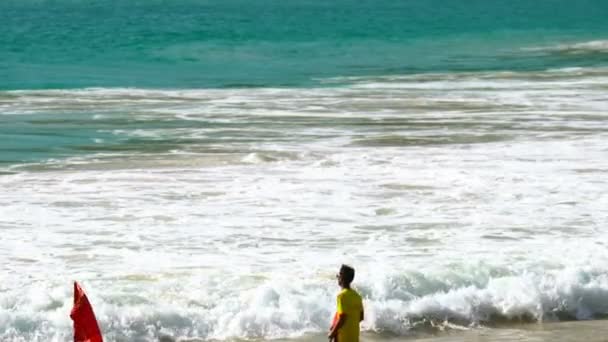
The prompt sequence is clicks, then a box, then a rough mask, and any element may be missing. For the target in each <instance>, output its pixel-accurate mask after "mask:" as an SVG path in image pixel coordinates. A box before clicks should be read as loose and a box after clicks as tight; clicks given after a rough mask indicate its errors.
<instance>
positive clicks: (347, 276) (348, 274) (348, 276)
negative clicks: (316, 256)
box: [340, 265, 355, 284]
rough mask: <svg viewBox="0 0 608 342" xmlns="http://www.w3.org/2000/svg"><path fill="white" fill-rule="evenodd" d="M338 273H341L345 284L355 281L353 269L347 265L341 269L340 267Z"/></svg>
mask: <svg viewBox="0 0 608 342" xmlns="http://www.w3.org/2000/svg"><path fill="white" fill-rule="evenodd" d="M340 273H342V276H343V277H344V281H345V282H346V283H347V284H350V283H352V281H353V280H354V279H355V269H354V268H352V267H350V266H348V265H342V267H340Z"/></svg>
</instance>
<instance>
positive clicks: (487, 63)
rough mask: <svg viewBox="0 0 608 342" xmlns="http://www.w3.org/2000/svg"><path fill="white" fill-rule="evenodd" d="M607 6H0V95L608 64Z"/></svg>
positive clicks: (260, 0)
mask: <svg viewBox="0 0 608 342" xmlns="http://www.w3.org/2000/svg"><path fill="white" fill-rule="evenodd" d="M606 17H608V3H607V2H606V1H603V0H580V1H575V2H573V1H565V0H538V1H526V0H509V1H507V0H490V1H488V0H471V1H462V0H390V1H387V0H381V1H370V0H363V1H354V0H336V1H320V0H286V1H279V0H256V1H244V0H226V1H210V0H200V1H197V0H170V1H169V0H167V1H160V0H151V1H134V0H130V1H113V0H95V1H78V0H54V1H50V0H49V1H34V0H25V1H14V0H9V1H2V3H1V4H0V32H1V34H0V89H5V90H6V89H48V88H82V87H140V88H148V87H156V88H158V87H160V88H209V87H250V86H255V87H267V86H314V85H318V84H319V82H320V80H322V79H324V78H328V77H336V76H349V75H387V74H411V73H422V72H456V71H477V70H520V71H521V70H539V69H546V68H560V67H573V66H596V65H605V64H607V63H608V62H607V60H608V58H606V51H603V52H601V53H599V52H596V53H591V54H571V53H564V52H563V51H562V52H557V53H556V52H546V51H545V52H539V51H534V50H532V51H530V50H527V48H531V47H539V46H550V45H555V44H567V43H573V42H581V41H592V40H597V39H600V40H601V39H606V38H607V37H608V21H607V20H606Z"/></svg>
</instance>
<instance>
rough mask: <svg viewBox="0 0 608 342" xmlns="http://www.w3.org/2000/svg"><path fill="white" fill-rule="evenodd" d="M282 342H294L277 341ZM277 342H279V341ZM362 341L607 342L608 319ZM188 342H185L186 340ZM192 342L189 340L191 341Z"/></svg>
mask: <svg viewBox="0 0 608 342" xmlns="http://www.w3.org/2000/svg"><path fill="white" fill-rule="evenodd" d="M297 340H298V341H303V342H304V341H305V342H326V341H327V338H326V337H325V336H321V335H316V336H308V337H304V338H302V339H297ZM278 341H280V342H288V341H294V340H293V339H292V340H278ZM278 341H277V342H278ZM361 341H362V342H399V341H403V342H458V341H467V342H469V341H470V342H490V341H492V342H512V341H529V342H578V341H580V342H583V341H584V342H608V320H592V321H573V322H551V323H538V324H523V325H517V326H511V327H508V328H475V329H468V330H449V331H444V332H440V333H437V334H433V335H429V336H425V337H421V336H412V337H407V336H400V337H387V336H383V335H378V334H369V333H363V334H362V336H361ZM183 342H185V341H183ZM188 342H190V341H188Z"/></svg>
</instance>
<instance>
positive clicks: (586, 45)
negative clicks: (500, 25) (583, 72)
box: [526, 40, 608, 54]
mask: <svg viewBox="0 0 608 342" xmlns="http://www.w3.org/2000/svg"><path fill="white" fill-rule="evenodd" d="M526 50H528V51H544V52H559V53H567V54H589V53H608V40H592V41H587V42H580V43H570V44H558V45H553V46H543V47H533V48H527V49H526Z"/></svg>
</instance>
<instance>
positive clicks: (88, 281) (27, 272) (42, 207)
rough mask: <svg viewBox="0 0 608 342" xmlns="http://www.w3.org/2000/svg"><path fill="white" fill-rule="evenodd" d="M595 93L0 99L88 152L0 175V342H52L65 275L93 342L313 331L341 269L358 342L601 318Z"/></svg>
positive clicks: (599, 107) (582, 81) (562, 89)
mask: <svg viewBox="0 0 608 342" xmlns="http://www.w3.org/2000/svg"><path fill="white" fill-rule="evenodd" d="M607 81H608V74H607V73H606V72H605V71H602V70H600V69H595V70H582V69H567V70H552V71H548V72H532V73H477V74H475V73H469V74H459V75H447V74H446V75H417V76H407V77H386V78H358V79H350V80H349V82H350V85H349V86H344V87H329V88H323V89H246V90H244V89H230V90H204V89H199V90H143V89H138V90H134V89H85V90H77V91H71V90H66V91H20V92H9V93H8V94H7V93H6V92H4V93H2V94H0V110H1V111H2V112H1V114H2V115H10V114H17V115H15V116H14V117H10V118H9V117H5V118H4V119H6V121H4V122H6V123H12V122H13V121H11V120H15V122H25V123H27V124H28V125H32V126H35V125H37V124H39V125H43V127H44V129H45V130H43V132H44V133H49V131H47V129H51V128H52V127H59V126H61V124H66V125H69V127H82V128H83V129H84V128H87V129H90V131H91V132H94V133H95V134H99V135H100V136H98V137H94V138H92V139H91V142H90V143H91V145H87V142H84V143H83V142H81V141H80V140H78V141H77V142H75V143H73V144H69V143H66V144H67V145H65V146H64V148H65V149H69V148H74V149H76V148H78V147H80V148H82V147H83V145H84V147H85V149H82V150H78V151H85V152H86V153H84V152H83V153H75V154H74V155H72V156H71V157H69V158H59V157H57V158H56V159H53V160H47V161H46V162H42V163H39V162H30V163H28V164H22V165H14V164H13V165H10V166H7V167H5V169H4V170H3V173H0V227H1V229H2V238H1V239H0V260H2V265H3V268H2V269H0V272H1V273H0V277H1V279H2V281H1V282H0V340H2V341H28V342H29V341H65V340H67V339H69V338H70V334H71V330H70V327H71V322H70V320H69V317H68V313H69V310H70V307H71V299H72V297H71V293H70V290H71V281H72V280H79V281H82V282H83V284H84V287H85V289H86V290H87V292H88V294H89V296H90V299H91V301H92V303H93V305H94V308H95V311H96V313H97V315H98V318H99V320H100V323H101V325H102V329H103V331H104V334H105V336H106V339H107V340H110V341H113V340H133V341H147V340H155V339H157V338H158V337H159V336H161V335H170V336H173V337H175V338H179V337H188V338H203V339H221V340H223V339H234V338H251V339H256V338H263V339H266V338H283V337H294V336H301V335H303V334H308V333H313V334H317V333H321V332H323V331H325V329H327V325H328V323H329V319H330V317H331V315H332V311H333V305H334V301H335V299H334V296H335V294H336V292H337V286H336V284H335V279H334V278H333V274H334V273H335V270H336V268H337V267H338V266H339V264H340V263H342V262H346V263H351V264H353V265H354V266H355V267H356V268H357V279H356V286H357V288H358V289H359V290H360V291H361V293H362V294H363V295H364V297H365V306H366V310H367V315H366V317H367V318H366V320H365V321H364V323H363V328H364V329H365V330H369V331H377V332H392V333H396V334H400V335H410V334H416V333H418V332H419V331H421V330H422V331H427V330H429V329H431V330H432V329H438V328H446V327H447V328H449V327H452V328H455V327H462V328H469V327H475V326H478V325H490V326H492V325H496V324H501V323H503V322H505V321H520V320H521V321H536V320H543V321H547V320H557V319H587V318H591V317H601V316H603V315H605V314H606V313H608V268H607V267H606V265H608V252H607V249H606V247H607V246H606V242H605V241H608V236H607V233H606V229H605V228H606V226H607V224H608V219H607V218H608V211H607V208H608V197H607V196H606V193H608V191H607V190H608V182H607V181H606V179H607V178H606V175H607V174H608V158H607V156H608V150H607V149H606V144H605V142H606V139H607V138H608V135H607V134H608V133H607V132H608V131H607V130H606V127H607V122H608V116H607V114H606V113H607V112H608V108H607V107H606V103H608V101H607V98H606V92H605V84H606V83H607ZM28 113H29V114H28ZM31 113H33V114H35V115H34V116H30V115H31ZM19 120H22V121H19ZM49 120H51V121H49ZM53 120H55V121H53ZM38 122H39V123H38ZM48 122H51V123H52V124H51V125H48V124H47V123H48ZM18 127H24V125H22V126H18ZM50 133H54V131H50ZM55 133H56V132H55ZM60 133H62V134H63V135H61V134H58V135H59V136H62V137H63V136H69V134H67V133H65V131H61V132H60ZM68 133H74V132H73V131H71V130H70V131H68ZM95 139H96V140H95ZM46 142H47V141H44V143H46ZM39 147H40V148H41V149H43V148H44V145H41V146H39Z"/></svg>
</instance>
